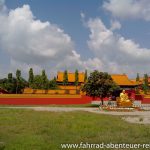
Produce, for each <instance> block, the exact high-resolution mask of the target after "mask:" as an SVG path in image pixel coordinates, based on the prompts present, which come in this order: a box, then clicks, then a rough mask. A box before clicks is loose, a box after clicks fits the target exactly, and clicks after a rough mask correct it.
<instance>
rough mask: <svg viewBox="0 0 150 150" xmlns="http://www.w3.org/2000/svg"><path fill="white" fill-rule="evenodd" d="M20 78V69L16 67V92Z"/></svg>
mask: <svg viewBox="0 0 150 150" xmlns="http://www.w3.org/2000/svg"><path fill="white" fill-rule="evenodd" d="M20 79H21V71H20V70H18V69H17V71H16V80H17V86H16V94H17V93H18V87H19V85H20Z"/></svg>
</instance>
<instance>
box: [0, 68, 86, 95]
mask: <svg viewBox="0 0 150 150" xmlns="http://www.w3.org/2000/svg"><path fill="white" fill-rule="evenodd" d="M86 80H87V70H85V78H84V81H85V82H86ZM63 85H68V72H67V70H65V71H64V76H63ZM74 85H75V86H76V87H77V86H78V85H79V73H78V70H77V69H76V71H75V81H74ZM0 87H1V88H3V89H5V90H7V91H8V92H9V93H16V94H17V93H22V92H23V89H24V88H25V87H29V88H32V89H44V90H47V89H58V85H57V81H56V77H54V78H53V79H52V80H49V79H48V77H47V75H46V72H45V70H42V72H41V74H38V75H35V74H34V72H33V69H32V68H30V69H29V76H28V80H26V79H24V78H23V77H22V75H21V70H19V69H17V70H16V74H15V76H13V74H12V73H8V76H7V78H4V79H0Z"/></svg>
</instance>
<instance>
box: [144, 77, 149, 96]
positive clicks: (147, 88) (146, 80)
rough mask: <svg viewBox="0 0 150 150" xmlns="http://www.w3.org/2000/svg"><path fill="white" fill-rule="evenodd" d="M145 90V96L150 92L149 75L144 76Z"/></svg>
mask: <svg viewBox="0 0 150 150" xmlns="http://www.w3.org/2000/svg"><path fill="white" fill-rule="evenodd" d="M143 90H144V93H145V94H147V91H148V90H149V86H148V75H147V74H144V83H143Z"/></svg>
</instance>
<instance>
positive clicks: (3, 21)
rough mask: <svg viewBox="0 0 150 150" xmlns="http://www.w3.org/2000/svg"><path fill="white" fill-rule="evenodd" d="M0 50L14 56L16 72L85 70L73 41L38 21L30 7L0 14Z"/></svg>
mask: <svg viewBox="0 0 150 150" xmlns="http://www.w3.org/2000/svg"><path fill="white" fill-rule="evenodd" d="M3 8H6V6H5V5H4V1H3V0H1V1H0V9H1V10H4V9H3ZM0 49H1V50H2V49H3V50H4V51H5V52H7V53H8V55H9V56H10V59H11V61H10V67H11V68H12V70H15V69H16V68H22V67H23V70H24V71H25V72H27V71H28V69H29V67H33V68H34V69H35V71H37V72H38V70H40V69H42V68H45V69H46V70H48V71H49V73H50V71H52V70H56V69H58V70H59V69H62V68H64V69H68V68H72V67H73V65H74V64H75V65H76V67H77V68H78V67H79V65H80V68H82V61H81V60H80V55H79V54H77V52H76V51H75V50H74V43H73V41H72V40H71V37H70V36H69V35H68V34H66V33H65V32H64V31H63V30H62V29H60V28H59V27H58V26H57V25H55V24H52V23H50V22H42V21H40V20H38V19H37V18H36V17H35V16H34V15H33V14H32V11H31V9H30V6H29V5H23V7H20V8H16V9H14V10H10V11H8V12H5V13H4V11H3V12H2V11H0ZM49 69H50V70H49Z"/></svg>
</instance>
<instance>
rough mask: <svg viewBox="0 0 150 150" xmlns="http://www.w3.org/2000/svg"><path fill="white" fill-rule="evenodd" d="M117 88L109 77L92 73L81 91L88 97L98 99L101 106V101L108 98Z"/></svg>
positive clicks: (102, 73)
mask: <svg viewBox="0 0 150 150" xmlns="http://www.w3.org/2000/svg"><path fill="white" fill-rule="evenodd" d="M115 90H119V87H118V86H117V85H116V83H115V82H114V81H113V79H112V78H111V76H110V75H109V74H108V73H105V72H99V71H97V70H96V71H94V72H92V73H91V74H90V76H89V77H88V80H87V82H86V83H85V84H84V86H83V87H82V91H83V92H86V94H87V95H88V96H91V97H100V99H101V101H102V105H103V99H104V98H105V97H108V96H110V95H111V94H112V93H113V92H114V91H115Z"/></svg>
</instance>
